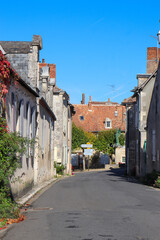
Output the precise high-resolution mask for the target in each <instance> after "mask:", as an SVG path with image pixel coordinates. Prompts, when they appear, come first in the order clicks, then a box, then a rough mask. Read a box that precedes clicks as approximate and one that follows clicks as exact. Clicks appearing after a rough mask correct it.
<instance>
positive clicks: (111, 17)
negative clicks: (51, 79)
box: [0, 0, 160, 104]
mask: <svg viewBox="0 0 160 240" xmlns="http://www.w3.org/2000/svg"><path fill="white" fill-rule="evenodd" d="M159 19H160V1H157V0H155V1H150V0H149V1H148V0H146V1H144V0H142V1H140V0H139V1H137V0H134V1H132V0H130V1H128V0H126V1H123V0H121V1H116V0H115V1H108V0H99V1H95V0H85V1H84V0H74V1H70V0H67V1H64V0H58V1H54V0H49V1H41V0H39V1H37V0H36V1H34V0H32V1H31V0H28V1H19V0H18V1H11V0H8V1H1V27H0V28H1V34H0V40H6V41H12V40H15V41H31V40H32V36H33V34H39V35H41V36H42V40H43V49H42V50H41V55H40V60H42V58H45V60H46V62H47V63H55V64H56V68H57V85H58V87H60V88H62V89H64V90H65V91H67V92H68V94H69V95H70V101H71V103H72V104H75V103H80V101H81V96H82V93H85V94H86V102H88V99H89V96H91V97H92V100H93V101H106V100H107V99H108V98H110V99H111V101H116V102H119V103H120V102H121V101H122V100H123V99H124V98H127V97H129V96H130V95H131V93H130V90H131V89H133V88H134V86H136V84H137V80H136V74H137V73H145V72H146V52H147V47H153V46H156V39H154V38H152V37H150V35H153V36H156V34H157V33H158V31H159V30H160V23H159Z"/></svg>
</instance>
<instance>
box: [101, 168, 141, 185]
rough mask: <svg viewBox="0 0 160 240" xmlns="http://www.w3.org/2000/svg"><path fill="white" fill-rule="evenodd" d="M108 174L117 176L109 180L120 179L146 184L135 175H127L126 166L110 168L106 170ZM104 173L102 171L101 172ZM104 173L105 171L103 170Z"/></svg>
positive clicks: (115, 180) (116, 180)
mask: <svg viewBox="0 0 160 240" xmlns="http://www.w3.org/2000/svg"><path fill="white" fill-rule="evenodd" d="M105 172H106V174H107V175H108V176H111V177H113V176H114V177H116V178H114V179H113V178H111V179H110V180H109V181H111V182H118V181H120V180H121V181H125V182H131V183H136V184H141V185H144V184H143V183H142V182H140V181H139V179H137V178H135V177H133V176H127V175H126V174H125V167H124V168H112V167H111V168H110V169H109V170H107V171H105ZM99 173H102V172H99ZM103 173H104V172H103Z"/></svg>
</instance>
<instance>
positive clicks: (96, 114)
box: [73, 94, 126, 133]
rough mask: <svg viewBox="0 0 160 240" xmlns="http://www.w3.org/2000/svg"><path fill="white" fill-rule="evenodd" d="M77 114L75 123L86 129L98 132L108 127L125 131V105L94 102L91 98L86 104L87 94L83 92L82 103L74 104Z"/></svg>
mask: <svg viewBox="0 0 160 240" xmlns="http://www.w3.org/2000/svg"><path fill="white" fill-rule="evenodd" d="M74 109H75V111H76V114H75V115H74V116H73V123H75V124H76V126H78V127H81V128H82V129H83V130H84V131H87V132H93V133H98V132H99V131H103V130H108V129H119V128H121V131H125V118H126V117H125V107H124V106H122V105H121V104H119V103H116V102H111V101H110V99H108V101H107V102H94V101H91V97H90V99H89V102H88V104H85V95H84V94H82V101H81V104H74Z"/></svg>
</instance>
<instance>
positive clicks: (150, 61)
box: [123, 48, 160, 176]
mask: <svg viewBox="0 0 160 240" xmlns="http://www.w3.org/2000/svg"><path fill="white" fill-rule="evenodd" d="M159 54H160V51H159V49H158V51H157V49H156V48H148V49H147V71H146V74H138V75H137V80H138V84H137V87H135V88H134V89H133V90H132V92H133V93H134V94H133V96H132V97H131V98H130V99H132V101H133V99H136V100H135V101H134V102H133V103H131V102H132V101H131V102H130V101H127V100H124V101H123V104H124V105H125V106H126V111H127V122H128V124H127V125H126V126H127V128H126V129H127V130H126V131H127V134H126V158H127V163H128V165H127V167H128V171H127V172H128V174H131V173H133V170H132V169H133V168H135V174H136V175H137V176H144V175H145V174H146V173H148V172H150V171H151V170H152V168H151V166H149V162H150V160H149V158H148V157H149V156H150V151H148V150H147V149H150V142H151V140H149V141H148V136H150V137H149V139H151V135H152V134H151V135H150V134H149V132H150V130H149V129H150V128H149V127H148V126H150V124H151V125H153V126H154V124H155V122H154V121H148V119H149V116H150V118H152V116H154V115H151V114H150V113H151V112H152V110H153V109H155V108H153V104H152V102H153V100H152V99H153V94H154V91H153V90H154V88H155V80H156V79H157V64H158V62H157V57H159ZM151 106H152V108H151ZM151 109H152V110H151ZM150 120H151V119H150ZM153 120H155V119H154V117H153ZM147 122H148V123H147ZM130 132H131V133H132V134H129V133H130ZM148 134H149V135H148ZM147 135H148V136H147ZM154 137H155V136H154ZM131 145H133V153H134V154H132V153H131V151H132V148H131Z"/></svg>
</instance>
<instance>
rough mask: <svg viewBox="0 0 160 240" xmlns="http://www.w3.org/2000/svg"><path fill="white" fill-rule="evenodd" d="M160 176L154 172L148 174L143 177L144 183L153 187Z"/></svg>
mask: <svg viewBox="0 0 160 240" xmlns="http://www.w3.org/2000/svg"><path fill="white" fill-rule="evenodd" d="M159 175H160V173H158V172H156V171H155V170H153V171H152V172H151V173H147V174H146V175H145V176H144V177H143V179H142V182H143V183H144V184H146V185H149V186H153V185H154V184H155V181H156V180H157V178H158V176H159Z"/></svg>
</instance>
